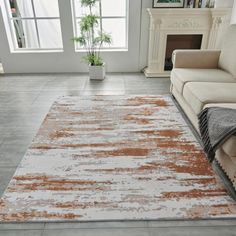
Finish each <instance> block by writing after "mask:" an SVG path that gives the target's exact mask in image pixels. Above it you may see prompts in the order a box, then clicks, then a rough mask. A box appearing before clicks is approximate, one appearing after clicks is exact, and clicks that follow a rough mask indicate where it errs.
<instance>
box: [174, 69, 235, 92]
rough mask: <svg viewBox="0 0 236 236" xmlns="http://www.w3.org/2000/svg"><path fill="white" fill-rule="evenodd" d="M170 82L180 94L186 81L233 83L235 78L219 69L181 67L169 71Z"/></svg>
mask: <svg viewBox="0 0 236 236" xmlns="http://www.w3.org/2000/svg"><path fill="white" fill-rule="evenodd" d="M171 82H172V84H173V85H174V87H175V88H176V89H177V91H178V92H179V93H180V94H183V89H184V85H185V84H186V83H188V82H216V83H228V82H229V83H234V82H236V79H235V78H234V77H233V76H232V75H231V74H229V73H228V72H225V71H223V70H220V69H182V68H176V69H173V70H172V72H171Z"/></svg>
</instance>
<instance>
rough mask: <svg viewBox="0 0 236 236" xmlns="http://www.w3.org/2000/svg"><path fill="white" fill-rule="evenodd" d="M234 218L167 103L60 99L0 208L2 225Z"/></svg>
mask: <svg viewBox="0 0 236 236" xmlns="http://www.w3.org/2000/svg"><path fill="white" fill-rule="evenodd" d="M235 216H236V204H235V203H234V201H233V200H232V199H231V198H230V197H229V196H228V194H227V193H226V191H225V189H224V187H223V186H222V184H221V183H220V181H219V179H218V178H217V177H216V176H215V175H214V173H213V170H212V168H211V167H210V165H209V163H208V162H207V160H206V158H205V155H204V153H203V151H202V148H201V147H200V145H199V143H198V142H197V141H196V139H195V137H194V136H193V134H192V133H191V131H190V129H189V127H188V126H187V125H186V123H185V121H184V120H183V118H182V116H181V114H180V113H179V111H178V110H177V108H176V106H175V105H174V103H173V101H172V100H171V98H170V97H168V96H86V97H62V98H60V99H59V100H58V101H56V102H55V103H54V104H53V106H52V108H51V110H50V112H49V114H48V115H47V116H46V118H45V120H44V122H43V124H42V126H41V128H40V130H39V132H38V134H37V136H36V137H35V138H34V140H33V143H32V145H31V146H30V148H29V149H28V151H27V153H26V154H25V156H24V158H23V160H22V162H21V164H20V166H19V167H18V168H17V170H16V173H15V175H14V176H13V179H12V180H11V182H10V184H9V186H8V188H7V189H6V191H5V193H4V195H3V197H2V199H1V201H0V221H1V222H8V221H16V222H19V221H30V222H32V221H45V222H48V221H67V220H68V221H69V220H70V221H110V220H151V219H152V220H155V219H206V218H207V219H212V218H231V217H235Z"/></svg>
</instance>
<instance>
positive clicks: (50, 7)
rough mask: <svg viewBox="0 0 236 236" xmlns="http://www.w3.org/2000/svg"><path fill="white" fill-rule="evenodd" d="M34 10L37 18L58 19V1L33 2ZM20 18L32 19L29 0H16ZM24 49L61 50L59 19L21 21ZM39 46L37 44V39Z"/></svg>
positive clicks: (36, 0)
mask: <svg viewBox="0 0 236 236" xmlns="http://www.w3.org/2000/svg"><path fill="white" fill-rule="evenodd" d="M33 3H34V10H35V15H36V18H37V17H49V18H50V17H59V7H58V0H50V1H49V0H34V1H33ZM17 4H18V9H19V12H20V16H21V17H33V9H32V5H31V0H17ZM22 26H23V32H24V35H25V43H26V48H38V47H39V46H40V47H41V48H61V47H62V39H61V26H60V20H59V19H37V28H38V32H37V30H36V25H35V21H34V20H23V21H22ZM37 33H38V34H39V41H40V45H39V44H38V37H37Z"/></svg>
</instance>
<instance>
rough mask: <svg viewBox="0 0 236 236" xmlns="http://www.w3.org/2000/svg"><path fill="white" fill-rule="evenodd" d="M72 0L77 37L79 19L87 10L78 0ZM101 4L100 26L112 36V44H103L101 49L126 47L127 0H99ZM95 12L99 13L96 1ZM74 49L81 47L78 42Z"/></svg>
mask: <svg viewBox="0 0 236 236" xmlns="http://www.w3.org/2000/svg"><path fill="white" fill-rule="evenodd" d="M72 1H73V8H74V16H75V17H74V24H75V27H74V28H75V36H76V37H78V36H79V35H80V26H79V22H80V19H81V17H82V16H84V15H85V14H87V13H88V12H86V10H85V9H84V8H83V7H81V3H80V0H72ZM101 5H102V11H101V15H102V17H101V18H102V19H101V20H102V28H103V30H104V32H106V33H109V34H111V36H112V44H111V45H109V46H108V45H104V46H103V49H126V48H127V47H128V36H127V35H128V33H127V32H128V0H118V1H117V0H101ZM95 14H96V15H99V3H98V2H97V4H96V10H95ZM76 49H77V50H79V49H81V48H80V46H79V44H76Z"/></svg>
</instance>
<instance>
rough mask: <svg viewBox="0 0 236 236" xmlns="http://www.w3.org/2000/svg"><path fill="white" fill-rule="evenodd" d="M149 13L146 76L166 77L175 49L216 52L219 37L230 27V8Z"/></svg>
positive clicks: (150, 10) (166, 10)
mask: <svg viewBox="0 0 236 236" xmlns="http://www.w3.org/2000/svg"><path fill="white" fill-rule="evenodd" d="M148 13H149V16H150V30H149V51H148V67H147V68H146V69H145V71H144V73H145V75H146V77H168V76H169V75H170V65H167V63H169V59H170V58H169V57H170V54H171V52H172V51H173V50H174V49H216V48H217V47H218V46H219V43H218V41H219V38H220V37H219V35H220V34H221V33H222V32H223V28H224V26H225V25H227V24H229V19H230V14H231V9H227V8H226V9H148ZM175 39H176V45H174V41H175ZM181 39H182V42H181ZM191 40H193V41H192V42H191ZM185 45H186V47H185ZM171 50H172V51H171Z"/></svg>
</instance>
